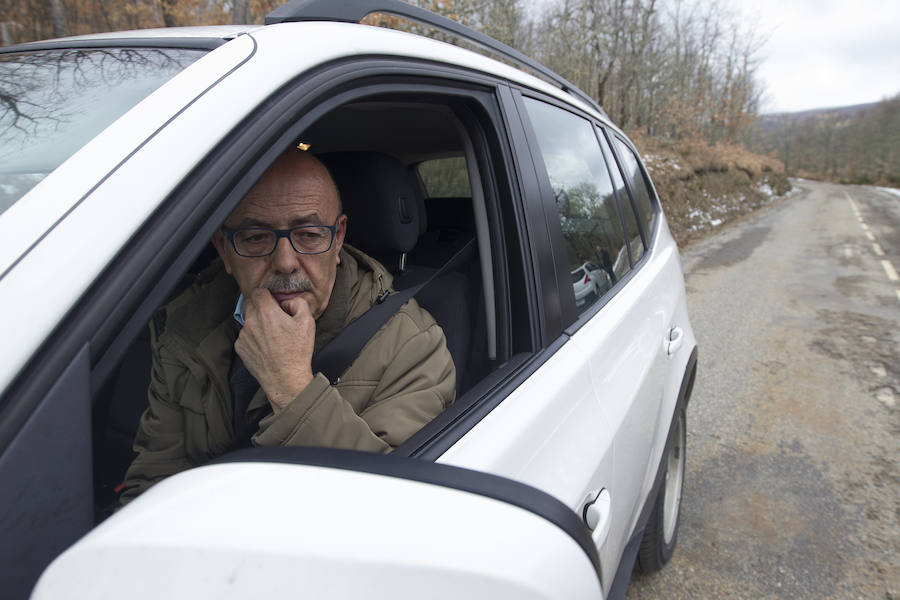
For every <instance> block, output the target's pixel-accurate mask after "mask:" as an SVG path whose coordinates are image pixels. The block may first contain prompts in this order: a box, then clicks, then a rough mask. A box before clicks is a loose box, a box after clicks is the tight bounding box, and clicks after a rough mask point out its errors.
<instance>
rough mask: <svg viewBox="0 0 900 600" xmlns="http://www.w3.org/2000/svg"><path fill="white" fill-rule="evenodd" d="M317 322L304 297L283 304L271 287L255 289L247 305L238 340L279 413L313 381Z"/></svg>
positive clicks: (238, 346)
mask: <svg viewBox="0 0 900 600" xmlns="http://www.w3.org/2000/svg"><path fill="white" fill-rule="evenodd" d="M315 338H316V321H315V319H314V318H313V316H312V313H311V312H310V310H309V305H308V304H307V303H306V300H304V299H303V298H299V297H298V298H291V299H290V300H285V301H283V302H282V303H281V304H280V305H279V303H278V302H276V301H275V298H273V297H272V293H271V292H269V290H267V289H263V288H259V289H256V290H254V291H253V292H252V293H251V295H250V297H249V298H246V299H245V304H244V327H243V328H242V329H241V333H240V334H239V335H238V338H237V341H236V342H235V343H234V350H235V352H237V354H238V356H240V357H241V360H242V361H244V365H245V366H246V367H247V370H248V371H250V373H251V374H252V375H253V376H254V377H255V378H256V380H257V381H258V382H259V384H260V386H262V389H263V391H265V393H266V396H267V397H268V398H269V403H270V404H271V405H272V410H274V411H275V412H276V413H277V412H279V411H280V410H281V409H283V408H284V407H285V406H287V405H288V404H290V403H291V401H293V399H294V398H296V397H297V395H298V394H300V392H302V391H303V390H304V389H306V386H307V385H309V383H310V382H311V381H312V380H313V374H312V367H311V366H310V362H311V361H312V354H313V345H314V343H315Z"/></svg>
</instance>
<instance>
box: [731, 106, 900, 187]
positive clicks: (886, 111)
mask: <svg viewBox="0 0 900 600" xmlns="http://www.w3.org/2000/svg"><path fill="white" fill-rule="evenodd" d="M747 145H748V146H749V147H750V148H751V149H753V150H755V151H756V152H760V153H762V154H768V155H773V156H776V157H777V158H778V159H779V160H781V161H782V162H783V163H784V166H785V170H786V171H787V173H788V175H790V176H802V177H809V178H813V179H822V180H829V181H839V182H843V183H862V184H884V185H895V186H896V185H898V184H900V94H898V95H897V96H895V97H893V98H890V99H887V100H882V101H881V102H872V103H868V104H856V105H853V106H840V107H834V108H817V109H813V110H805V111H800V112H789V113H771V114H766V115H761V116H759V117H758V118H757V120H756V124H755V127H754V128H753V129H752V131H751V132H750V133H749V134H748V138H747Z"/></svg>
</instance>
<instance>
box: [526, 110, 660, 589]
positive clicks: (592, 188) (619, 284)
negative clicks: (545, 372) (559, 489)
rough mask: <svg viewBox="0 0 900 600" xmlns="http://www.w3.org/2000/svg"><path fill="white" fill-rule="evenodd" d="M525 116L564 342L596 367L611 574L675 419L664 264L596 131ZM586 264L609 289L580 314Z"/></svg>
mask: <svg viewBox="0 0 900 600" xmlns="http://www.w3.org/2000/svg"><path fill="white" fill-rule="evenodd" d="M520 106H521V110H522V112H523V115H525V116H527V123H528V128H529V129H530V142H531V144H530V146H531V147H532V149H533V151H532V152H533V156H534V162H535V164H536V165H538V168H537V170H538V173H539V178H540V180H541V186H542V189H543V195H542V197H543V200H544V210H545V214H546V218H547V225H548V228H549V230H550V236H551V244H552V250H553V254H554V258H555V261H556V268H557V272H558V273H559V276H558V277H557V281H558V282H559V287H558V293H559V296H560V311H561V315H562V320H563V323H564V335H565V336H567V337H568V339H569V342H568V345H570V346H571V347H572V349H577V354H578V355H579V356H580V357H582V358H583V360H585V361H586V362H587V363H588V364H589V365H590V369H589V370H590V375H591V393H592V394H593V398H594V400H595V401H596V402H597V403H598V405H599V407H600V411H601V413H602V419H599V420H596V421H593V422H592V426H593V431H592V434H593V436H594V439H595V440H596V442H595V444H596V448H597V450H596V452H597V457H598V458H599V457H601V456H602V457H603V458H602V459H601V460H603V461H608V460H610V459H609V456H610V455H611V456H612V460H611V469H608V470H605V471H603V476H604V479H603V482H602V483H601V486H602V487H603V488H605V489H606V491H607V492H608V493H609V497H610V502H611V517H610V525H609V534H608V536H607V537H606V539H605V540H598V543H599V548H598V549H599V551H600V554H601V562H602V563H603V565H604V568H606V567H607V565H609V566H610V567H613V566H617V565H618V563H619V560H620V559H621V557H622V556H623V553H624V552H625V550H626V546H627V545H628V543H629V541H630V540H631V536H632V534H633V533H634V529H635V527H636V525H637V521H638V517H639V514H640V511H641V509H642V507H643V505H644V502H645V500H646V498H647V495H648V493H649V491H650V489H651V486H652V483H653V479H654V475H655V474H656V470H657V464H658V461H659V456H660V452H661V444H662V442H663V441H664V440H662V441H661V440H660V439H659V438H660V432H661V431H662V432H663V435H664V432H665V431H666V430H667V429H668V418H670V417H671V409H670V410H669V415H668V416H664V415H663V414H662V413H663V410H662V407H663V404H664V402H663V396H664V383H665V371H666V368H667V365H666V360H665V352H666V340H667V336H668V335H669V329H670V321H671V318H672V309H671V307H667V306H666V301H665V300H664V297H665V296H666V294H665V293H662V294H660V291H659V290H658V289H657V287H658V285H659V283H658V282H659V280H660V271H661V270H662V269H664V267H665V263H664V262H660V261H659V260H657V257H656V254H655V252H654V247H653V245H652V244H650V243H648V242H651V241H652V239H653V233H652V231H650V230H648V229H647V228H646V223H647V222H646V221H645V220H642V219H641V218H640V217H639V215H638V213H636V212H635V210H634V207H633V205H632V202H631V198H630V196H629V194H628V191H627V189H626V187H625V184H624V181H623V178H622V177H621V173H620V172H619V167H618V163H617V161H616V159H615V157H614V155H613V153H612V151H611V148H610V145H609V143H608V141H607V139H606V137H605V134H604V131H603V130H602V128H600V127H599V122H597V121H595V120H594V119H592V118H590V115H587V114H584V113H579V112H578V111H576V110H575V109H572V108H571V107H568V106H566V105H563V104H560V103H558V102H554V101H553V100H552V99H549V98H546V97H539V96H536V95H533V94H528V93H526V94H523V96H522V97H521V104H520ZM655 222H656V221H653V223H655ZM585 262H594V263H596V264H598V265H601V266H602V267H603V268H604V270H605V271H606V272H607V274H608V275H609V277H610V279H611V281H612V282H613V286H612V287H611V288H610V289H609V290H608V291H606V293H605V294H603V295H602V296H601V297H600V298H599V299H597V300H595V301H593V302H592V303H590V302H589V303H586V304H585V305H583V306H580V307H577V308H576V307H575V303H574V294H573V288H572V284H571V279H570V278H568V277H567V275H568V273H569V271H570V269H571V267H572V266H573V265H579V264H583V263H585ZM663 421H665V428H664V429H663V428H662V422H663ZM605 583H606V582H605Z"/></svg>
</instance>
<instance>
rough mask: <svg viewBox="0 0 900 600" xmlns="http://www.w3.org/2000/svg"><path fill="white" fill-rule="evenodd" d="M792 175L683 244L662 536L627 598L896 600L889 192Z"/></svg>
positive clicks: (898, 385)
mask: <svg viewBox="0 0 900 600" xmlns="http://www.w3.org/2000/svg"><path fill="white" fill-rule="evenodd" d="M795 185H796V186H798V187H799V188H800V192H799V193H797V194H795V195H794V196H792V197H790V198H788V199H786V200H782V201H780V202H778V203H777V204H775V205H772V206H770V207H767V208H766V209H764V210H763V211H761V212H758V213H756V214H754V215H753V216H751V217H748V218H745V219H744V220H743V221H742V222H740V223H738V224H737V225H734V226H732V227H729V228H727V229H726V230H724V231H722V232H720V233H718V234H716V235H715V236H713V237H710V238H707V239H705V240H704V241H702V242H699V243H697V244H695V245H693V246H691V247H690V248H687V249H686V250H684V251H682V260H683V264H684V267H685V279H686V285H687V293H688V308H689V311H690V316H691V322H692V325H693V327H694V331H695V333H696V336H697V339H698V344H699V348H700V353H699V360H700V364H699V371H698V376H697V382H696V385H695V389H694V394H693V398H692V401H691V404H690V405H689V407H688V413H687V419H688V448H687V467H686V482H685V488H684V498H683V504H682V509H681V525H680V530H679V539H678V546H677V548H676V550H675V555H674V556H673V558H672V560H671V562H670V563H669V564H668V565H667V566H666V567H665V568H664V569H663V570H662V571H660V572H659V573H655V574H650V575H646V574H638V573H636V574H635V575H634V577H633V578H632V581H631V586H630V588H629V590H628V595H627V598H628V599H629V600H638V599H647V598H691V599H696V598H816V599H818V598H866V599H869V598H873V599H876V598H877V599H890V598H892V599H900V468H898V460H900V327H898V325H900V281H895V280H892V276H896V273H894V274H893V275H892V274H891V271H892V270H894V271H895V270H897V269H900V198H898V197H896V196H892V195H890V194H888V193H886V192H882V191H879V190H877V189H875V188H866V187H855V186H838V185H831V184H824V183H815V182H805V181H801V182H795ZM854 207H856V208H855V209H854ZM857 211H858V215H859V216H857ZM863 223H864V224H865V227H864V226H863ZM867 231H868V233H867ZM870 234H871V235H870ZM873 240H874V241H873ZM875 244H877V246H876V245H875ZM879 251H880V253H882V254H883V256H882V255H881V254H879ZM885 261H886V262H887V263H888V264H887V265H886V264H884V262H885Z"/></svg>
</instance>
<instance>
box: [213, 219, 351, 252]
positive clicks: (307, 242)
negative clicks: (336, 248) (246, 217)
mask: <svg viewBox="0 0 900 600" xmlns="http://www.w3.org/2000/svg"><path fill="white" fill-rule="evenodd" d="M336 230H337V225H301V226H300V227H292V228H291V229H271V228H269V227H242V228H240V229H227V228H225V227H223V228H222V233H224V234H225V237H227V238H228V241H229V242H231V246H232V247H233V248H234V251H235V252H237V253H238V255H239V256H244V257H247V258H258V257H261V256H268V255H270V254H272V253H273V252H275V248H276V247H277V246H278V240H280V239H281V238H287V239H288V240H289V241H290V243H291V247H293V248H294V251H296V252H299V253H300V254H322V253H323V252H328V250H330V249H331V244H332V243H333V242H334V232H335V231H336Z"/></svg>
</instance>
